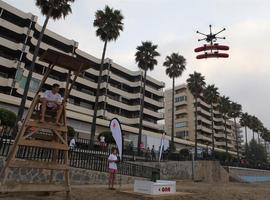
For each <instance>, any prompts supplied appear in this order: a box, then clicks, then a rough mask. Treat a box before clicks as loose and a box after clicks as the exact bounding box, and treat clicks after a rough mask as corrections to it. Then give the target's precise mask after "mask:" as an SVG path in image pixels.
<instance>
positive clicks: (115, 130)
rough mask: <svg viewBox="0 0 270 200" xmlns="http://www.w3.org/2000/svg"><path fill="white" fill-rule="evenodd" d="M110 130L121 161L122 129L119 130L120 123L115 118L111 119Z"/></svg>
mask: <svg viewBox="0 0 270 200" xmlns="http://www.w3.org/2000/svg"><path fill="white" fill-rule="evenodd" d="M110 129H111V132H112V136H113V138H114V140H115V142H116V145H117V148H118V152H119V157H120V159H121V160H122V150H123V139H122V129H121V125H120V122H119V120H118V119H117V118H113V119H112V120H111V123H110Z"/></svg>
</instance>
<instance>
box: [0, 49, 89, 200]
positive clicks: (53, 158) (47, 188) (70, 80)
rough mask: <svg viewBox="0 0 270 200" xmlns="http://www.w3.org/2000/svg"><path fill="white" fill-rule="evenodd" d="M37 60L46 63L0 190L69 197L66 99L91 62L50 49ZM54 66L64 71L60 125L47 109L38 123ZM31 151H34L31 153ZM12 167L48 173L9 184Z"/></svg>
mask: <svg viewBox="0 0 270 200" xmlns="http://www.w3.org/2000/svg"><path fill="white" fill-rule="evenodd" d="M40 60H41V61H43V62H46V63H48V64H49V65H48V67H47V70H46V72H45V74H44V77H43V79H42V80H41V83H40V86H39V89H38V91H37V93H36V95H35V97H34V99H33V101H32V104H31V106H30V108H29V110H28V112H27V115H26V117H25V120H24V121H23V125H22V128H21V129H20V130H19V132H18V134H17V136H16V139H15V141H14V144H13V146H12V148H11V150H10V152H9V154H8V157H7V159H6V163H5V165H4V167H3V169H2V171H1V174H0V178H1V185H0V192H5V193H6V192H43V191H44V192H58V191H65V192H66V194H67V195H66V198H67V199H70V180H69V162H68V150H69V149H68V136H67V120H66V102H67V98H68V96H69V94H70V91H71V89H72V86H73V84H74V83H75V81H76V79H77V77H78V75H79V74H80V73H81V72H82V71H85V70H86V69H88V68H90V65H91V63H90V62H89V61H87V60H82V59H78V58H75V57H72V56H69V55H66V54H63V53H60V52H58V51H54V50H51V49H48V50H47V51H46V52H44V54H43V55H42V56H41V58H40ZM54 66H58V67H60V68H63V69H65V70H66V71H67V75H66V85H65V91H64V97H63V102H62V104H63V111H62V114H61V116H60V121H59V122H60V125H59V124H58V125H57V124H56V123H55V121H54V120H53V113H49V112H48V113H47V112H46V115H45V123H40V122H39V119H40V112H41V111H40V104H41V103H40V98H41V96H40V92H41V89H42V87H43V86H44V84H45V82H46V80H47V78H48V76H49V74H50V72H51V71H52V69H53V68H54ZM27 148H28V149H30V151H31V153H32V154H33V151H34V149H39V150H41V149H42V150H43V153H44V152H45V153H44V157H42V156H38V157H37V156H30V157H27V156H22V155H21V154H22V151H23V150H25V149H27ZM35 154H36V152H34V155H35ZM12 168H26V169H43V170H46V171H47V172H48V173H49V174H50V175H49V177H50V178H49V180H46V182H45V183H42V184H37V183H31V184H26V183H20V182H19V183H14V182H13V183H10V182H8V181H7V177H8V174H9V173H10V170H11V169H12ZM55 170H57V171H62V173H63V176H64V177H63V182H62V183H61V184H57V183H55V182H54V180H53V174H54V171H55Z"/></svg>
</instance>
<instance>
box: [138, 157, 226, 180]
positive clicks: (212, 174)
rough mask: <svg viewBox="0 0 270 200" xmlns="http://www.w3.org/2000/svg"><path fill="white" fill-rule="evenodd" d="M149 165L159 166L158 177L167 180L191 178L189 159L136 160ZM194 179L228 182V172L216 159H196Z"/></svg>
mask: <svg viewBox="0 0 270 200" xmlns="http://www.w3.org/2000/svg"><path fill="white" fill-rule="evenodd" d="M136 164H141V165H145V166H150V167H156V168H160V178H161V179H168V180H184V179H192V162H191V161H169V162H161V163H158V162H136ZM194 168H195V173H194V180H196V181H205V182H228V181H229V174H228V172H227V171H226V170H225V169H224V168H223V167H222V166H221V165H220V164H219V162H216V161H196V162H195V165H194Z"/></svg>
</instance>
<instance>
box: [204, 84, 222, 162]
mask: <svg viewBox="0 0 270 200" xmlns="http://www.w3.org/2000/svg"><path fill="white" fill-rule="evenodd" d="M203 93H204V98H205V101H206V102H207V103H208V104H210V105H211V122H212V125H211V129H212V156H213V158H214V157H215V131H214V106H213V104H214V103H217V102H218V97H219V92H218V88H217V87H215V85H208V86H207V87H206V88H205V90H204V92H203Z"/></svg>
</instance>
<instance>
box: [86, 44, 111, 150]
mask: <svg viewBox="0 0 270 200" xmlns="http://www.w3.org/2000/svg"><path fill="white" fill-rule="evenodd" d="M107 42H108V40H107V39H105V42H104V47H103V52H102V58H101V63H100V68H99V75H98V85H97V92H96V98H95V106H94V114H93V121H92V125H91V136H90V137H91V138H90V147H92V146H93V144H94V138H95V133H96V123H97V111H98V102H99V101H98V100H99V93H100V85H101V81H102V71H103V65H104V59H105V54H106V48H107Z"/></svg>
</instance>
